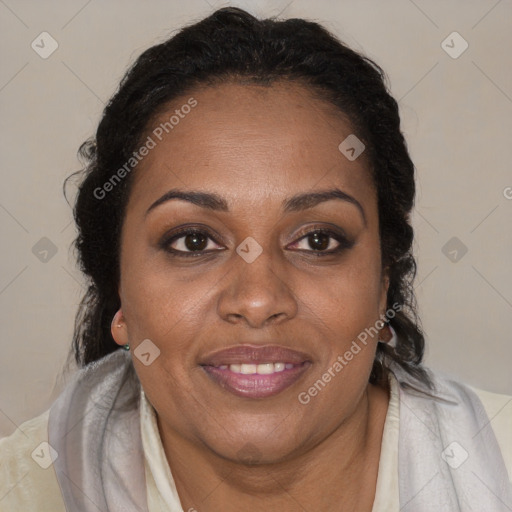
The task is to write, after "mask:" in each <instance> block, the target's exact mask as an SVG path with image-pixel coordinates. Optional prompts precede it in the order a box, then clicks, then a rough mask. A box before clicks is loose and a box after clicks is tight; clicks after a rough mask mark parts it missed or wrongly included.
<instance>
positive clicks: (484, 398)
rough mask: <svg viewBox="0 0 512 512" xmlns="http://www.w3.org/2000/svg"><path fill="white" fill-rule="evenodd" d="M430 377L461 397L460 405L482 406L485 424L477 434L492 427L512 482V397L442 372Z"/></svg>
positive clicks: (434, 373)
mask: <svg viewBox="0 0 512 512" xmlns="http://www.w3.org/2000/svg"><path fill="white" fill-rule="evenodd" d="M430 375H431V376H433V378H434V380H435V384H436V386H437V385H439V384H441V389H443V390H444V391H447V390H448V392H449V393H450V394H451V393H453V394H454V395H452V396H456V397H460V398H461V401H460V403H461V404H465V405H464V406H465V407H466V408H472V409H474V407H475V399H476V401H477V402H479V403H480V404H481V408H483V411H484V413H485V414H484V418H485V422H484V424H482V425H481V426H480V427H479V430H478V432H477V434H478V433H480V432H483V431H484V429H487V428H489V427H490V430H492V432H493V433H494V437H495V438H496V441H497V443H498V447H499V450H500V452H501V455H502V457H503V462H504V463H505V467H506V469H507V472H508V479H509V481H510V482H512V396H510V395H502V394H498V393H492V392H490V391H485V390H482V389H479V388H476V387H474V386H471V385H470V384H468V383H465V382H461V381H458V380H456V379H454V378H452V377H450V376H448V375H446V374H444V373H441V372H432V371H431V370H430ZM468 398H469V400H468ZM471 404H472V405H471ZM477 434H474V435H475V436H476V435H477Z"/></svg>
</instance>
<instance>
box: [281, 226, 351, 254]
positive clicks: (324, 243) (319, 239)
mask: <svg viewBox="0 0 512 512" xmlns="http://www.w3.org/2000/svg"><path fill="white" fill-rule="evenodd" d="M300 235H302V236H301V237H300V238H299V240H297V241H296V242H294V243H293V245H292V246H288V247H292V248H295V249H298V250H299V251H303V252H310V253H313V254H315V256H327V255H329V254H337V253H340V252H342V251H344V250H345V249H350V248H351V247H352V246H353V245H354V242H352V241H349V240H348V239H347V237H346V236H345V235H344V234H343V233H341V232H338V231H334V230H332V229H327V228H325V227H321V228H313V229H311V228H309V231H308V232H307V233H306V234H303V233H301V234H300ZM293 246H295V247H293Z"/></svg>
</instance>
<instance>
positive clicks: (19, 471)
mask: <svg viewBox="0 0 512 512" xmlns="http://www.w3.org/2000/svg"><path fill="white" fill-rule="evenodd" d="M389 382H390V400H389V405H388V411H387V414H386V420H385V424H384V431H383V438H382V446H381V454H380V461H379V471H378V477H377V487H376V494H375V501H374V504H373V508H372V512H397V511H398V510H399V509H400V507H399V492H398V439H399V415H400V403H399V398H398V383H397V381H396V379H395V378H394V377H392V376H390V381H389ZM473 391H475V393H476V394H477V395H478V397H479V398H480V400H481V401H482V403H483V405H484V408H485V410H486V412H487V415H488V417H489V419H490V421H491V425H492V428H493V431H494V433H495V436H496V439H497V441H498V444H499V446H500V449H501V452H502V454H503V458H504V460H505V465H506V467H507V471H508V476H509V480H510V481H511V482H512V396H507V395H499V394H495V393H489V392H486V391H481V390H478V389H474V388H473ZM48 415H49V411H46V412H45V413H44V414H42V415H40V416H38V417H36V418H34V419H32V420H30V421H27V422H25V423H23V424H22V425H21V427H20V428H19V429H17V430H16V432H14V433H13V434H12V435H11V436H9V437H6V438H3V439H0V512H13V511H19V510H23V511H25V510H27V511H28V510H30V511H33V512H38V511H41V512H42V511H51V512H66V510H65V507H64V503H63V501H62V497H61V492H60V488H59V484H58V481H57V478H56V475H55V471H54V470H53V466H49V467H48V468H47V469H43V468H42V467H40V466H39V465H38V464H37V463H36V460H37V454H38V453H40V451H41V449H42V445H41V443H44V442H47V441H48ZM140 421H141V434H142V443H143V448H144V455H145V460H144V465H145V473H146V486H147V500H148V509H149V512H163V511H165V512H183V509H182V507H181V504H180V501H179V497H178V493H177V490H176V486H175V483H174V479H173V477H172V474H171V470H170V467H169V464H168V462H167V458H166V455H165V452H164V449H163V445H162V441H161V439H160V435H159V432H158V426H157V422H156V413H155V410H154V408H153V407H152V405H151V404H150V403H149V401H148V400H147V398H146V396H145V394H144V392H143V391H142V392H141V401H140ZM185 512H188V511H185Z"/></svg>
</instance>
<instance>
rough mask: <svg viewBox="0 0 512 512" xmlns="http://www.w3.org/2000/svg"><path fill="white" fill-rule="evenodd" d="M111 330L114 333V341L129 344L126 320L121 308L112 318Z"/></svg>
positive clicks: (121, 344)
mask: <svg viewBox="0 0 512 512" xmlns="http://www.w3.org/2000/svg"><path fill="white" fill-rule="evenodd" d="M110 332H111V333H112V338H114V341H115V342H116V343H117V344H118V345H120V346H123V345H127V344H128V331H127V329H126V320H125V318H124V315H123V312H122V310H121V309H119V310H118V311H117V313H116V314H115V315H114V318H113V319H112V324H111V325H110Z"/></svg>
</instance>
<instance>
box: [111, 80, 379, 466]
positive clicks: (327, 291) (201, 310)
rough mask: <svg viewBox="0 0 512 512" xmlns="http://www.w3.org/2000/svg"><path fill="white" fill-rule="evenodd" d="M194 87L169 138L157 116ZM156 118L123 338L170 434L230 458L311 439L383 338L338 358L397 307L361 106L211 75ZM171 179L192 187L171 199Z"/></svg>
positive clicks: (330, 421)
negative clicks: (349, 147) (356, 117)
mask: <svg viewBox="0 0 512 512" xmlns="http://www.w3.org/2000/svg"><path fill="white" fill-rule="evenodd" d="M190 97H193V98H194V99H195V100H196V101H197V105H196V106H195V107H194V108H193V109H191V110H190V112H189V113H187V114H186V115H183V114H182V116H183V117H181V116H180V120H179V123H177V124H175V125H174V126H173V128H172V131H171V130H169V133H165V131H164V132H163V135H162V136H161V139H162V140H161V141H160V140H159V139H158V137H156V136H155V135H154V133H155V132H153V130H154V129H155V128H156V127H158V125H159V124H160V123H161V122H165V121H168V120H169V118H170V116H171V115H172V114H173V113H174V111H175V109H176V108H178V109H179V107H180V105H183V104H185V103H187V101H188V100H189V98H190ZM153 125H154V126H153ZM148 128H149V131H148V134H149V135H150V136H151V137H152V138H153V139H154V141H155V143H156V146H155V147H154V148H153V149H151V150H150V152H149V154H148V155H147V156H146V157H145V158H144V159H143V160H142V161H141V162H140V163H139V164H138V165H137V167H136V171H134V172H136V174H135V175H134V182H133V187H132V191H131V195H130V198H129V201H128V204H127V210H126V216H125V219H124V223H123V229H122V240H121V262H120V263H121V282H120V287H119V295H120V299H121V311H122V315H121V317H120V319H121V322H122V328H121V329H116V330H115V332H114V337H115V339H116V341H117V342H118V343H119V344H125V343H129V344H130V347H131V350H132V355H133V361H134V365H135V368H136V371H137V373H138V376H139V378H140V381H141V383H142V386H143V389H144V390H145V393H146V395H147V397H148V399H149V400H150V402H151V403H152V404H153V406H154V408H155V410H156V412H157V415H158V421H159V427H160V430H161V433H162V434H163V437H167V438H176V439H181V440H183V441H186V442H189V443H192V444H193V445H195V446H197V447H201V449H204V450H207V451H209V453H213V454H217V455H220V456H222V457H224V458H227V459H232V460H238V459H239V458H240V456H241V453H243V451H244V450H246V449H248V447H252V449H253V450H256V452H257V457H258V459H260V460H261V461H266V462H274V461H279V460H285V459H286V458H289V457H292V456H293V455H294V454H298V453H303V452H305V451H307V450H308V449H310V448H311V447H312V446H314V445H315V444H317V443H318V442H319V441H321V440H322V439H324V438H326V437H327V436H329V435H330V434H331V433H333V432H334V431H335V430H336V429H337V428H339V427H340V425H342V424H343V422H345V421H347V419H348V418H350V417H351V415H353V414H355V411H357V408H358V406H359V405H360V404H361V402H362V397H363V396H364V393H365V391H366V390H367V388H368V378H369V373H370V371H371V367H372V363H373V359H374V355H375V347H376V342H377V339H376V336H373V337H372V336H370V337H369V338H368V342H367V343H366V345H362V344H360V351H359V352H357V354H355V355H353V358H352V359H351V360H350V361H347V360H346V358H344V361H345V364H343V369H342V370H339V366H337V365H336V361H338V362H339V361H340V359H339V357H342V358H343V355H344V354H345V353H346V352H347V351H348V350H349V349H350V347H351V346H352V342H353V341H354V340H355V339H356V338H357V337H358V336H359V335H360V334H361V333H362V332H364V331H365V329H367V328H368V327H370V326H374V325H375V323H376V322H377V321H378V319H379V316H380V315H381V314H382V313H383V312H384V311H385V307H386V291H387V284H386V279H385V276H384V273H383V271H382V268H381V258H380V242H379V223H378V211H377V196H376V192H375V189H374V185H373V183H372V179H371V176H370V172H369V167H368V162H367V161H366V159H365V156H366V155H365V154H364V153H363V154H362V155H361V156H359V157H358V158H357V159H355V160H349V159H347V158H346V157H345V156H344V154H342V153H341V152H340V150H339V149H338V146H339V144H340V143H341V142H342V141H343V140H344V139H345V138H346V137H347V136H348V135H350V134H351V133H353V132H352V128H351V126H350V124H349V122H348V121H347V120H346V119H345V118H344V117H343V116H342V115H341V114H340V113H338V112H335V111H334V107H333V106H332V105H330V104H327V103H324V102H322V101H321V100H320V99H318V98H316V97H314V96H312V95H311V93H310V92H309V91H308V90H307V89H305V88H302V87H301V86H299V85H297V84H289V83H276V84H274V85H272V86H271V87H262V86H256V85H237V84H224V85H220V86H215V87H211V88H206V89H201V90H197V91H194V92H193V94H190V95H188V96H184V97H183V98H181V99H179V100H176V101H174V102H173V107H172V108H170V109H169V111H166V112H165V113H164V114H162V115H161V116H159V117H158V119H156V121H154V122H153V123H152V125H151V126H150V127H148ZM156 133H159V132H156ZM169 191H173V192H174V193H175V192H177V191H179V192H180V193H181V196H180V195H179V194H178V197H176V194H174V195H173V196H167V199H166V200H165V199H161V198H162V197H163V196H164V195H165V194H167V193H168V192H169ZM328 191H337V192H336V193H334V194H330V195H329V194H326V195H324V196H323V197H319V196H314V195H313V196H311V194H315V193H320V192H321V193H324V192H328ZM192 192H193V193H194V195H191V196H188V198H187V196H185V195H184V194H192ZM300 196H304V197H302V199H301V198H300ZM315 198H316V199H315ZM159 200H160V201H159ZM155 203H157V204H155ZM143 340H149V341H144V343H145V345H140V344H141V343H142V342H143ZM140 352H143V353H144V354H146V355H145V356H144V357H143V358H142V360H141V359H139V357H137V354H140ZM147 354H149V355H147ZM148 362H149V363H150V364H147V363H148ZM340 364H341V363H340ZM254 372H256V373H254ZM326 372H327V373H329V374H330V375H331V378H330V379H329V382H327V383H326V382H325V381H326V380H327V379H326V378H324V385H323V386H319V385H318V384H317V388H316V389H317V392H316V393H315V392H311V393H308V390H309V389H310V388H311V387H312V386H314V384H315V382H317V381H318V380H319V379H322V376H323V375H324V374H325V373H326ZM304 393H306V394H307V395H308V396H309V400H307V397H306V395H305V394H304ZM299 396H301V397H302V400H299ZM306 401H307V402H308V403H307V404H306V403H304V402H306Z"/></svg>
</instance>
